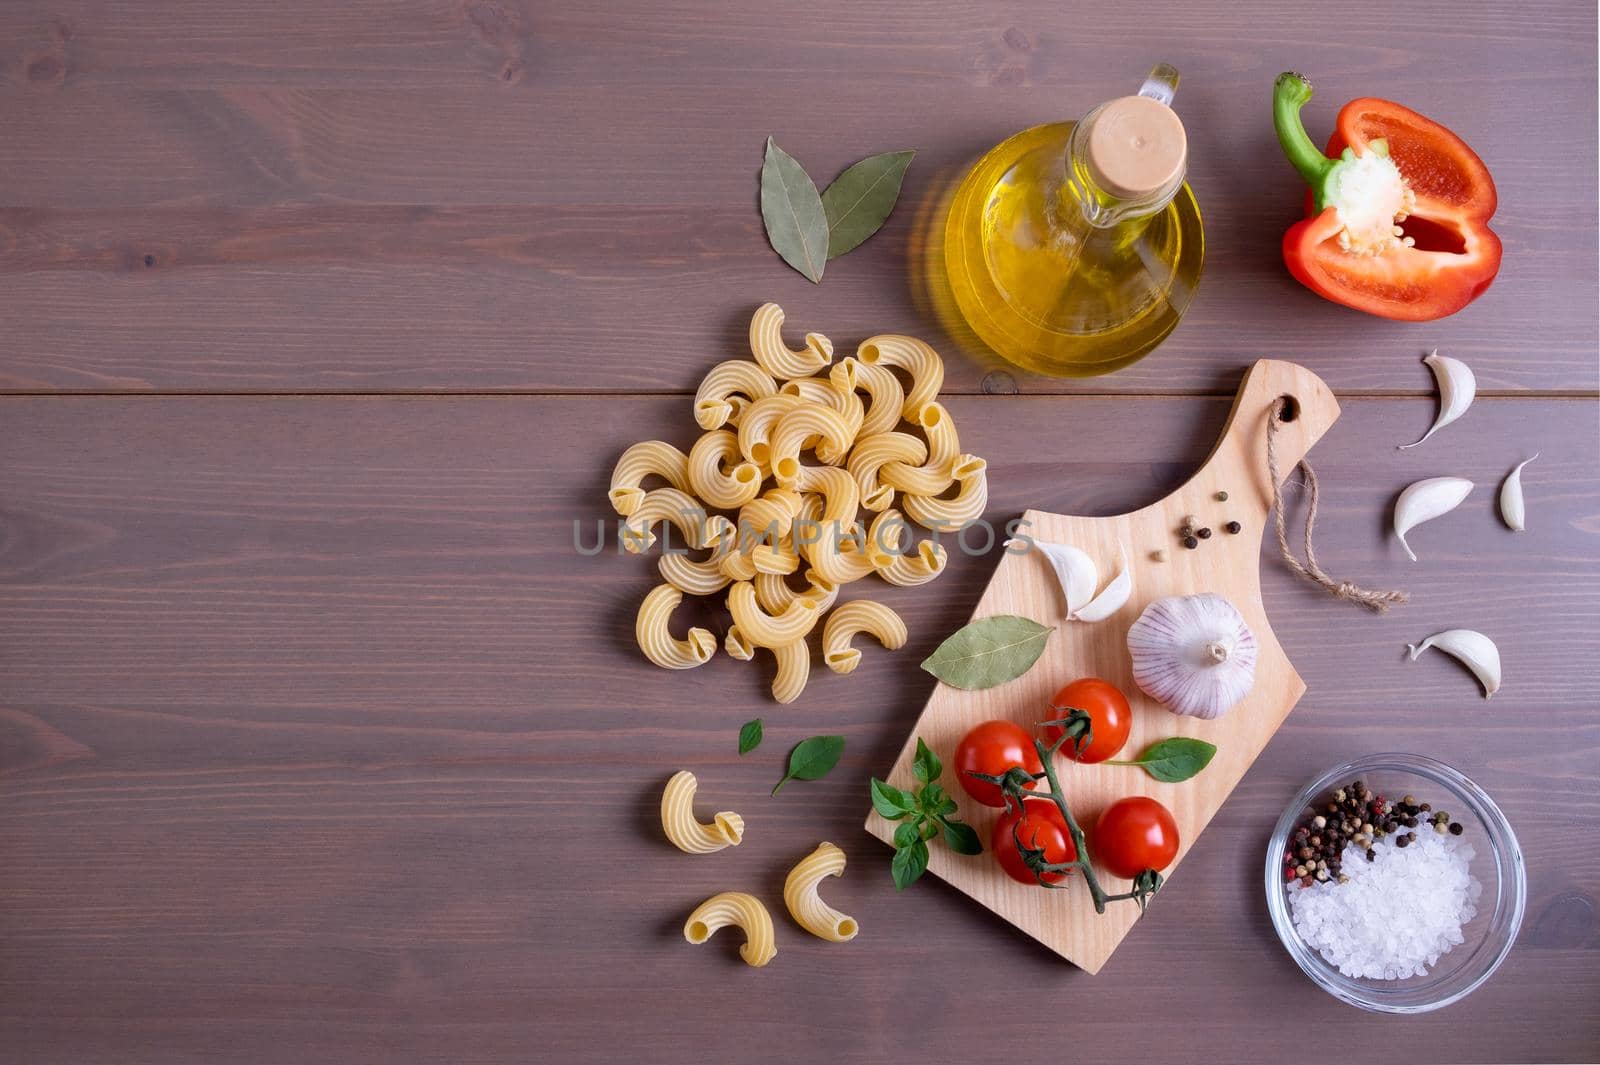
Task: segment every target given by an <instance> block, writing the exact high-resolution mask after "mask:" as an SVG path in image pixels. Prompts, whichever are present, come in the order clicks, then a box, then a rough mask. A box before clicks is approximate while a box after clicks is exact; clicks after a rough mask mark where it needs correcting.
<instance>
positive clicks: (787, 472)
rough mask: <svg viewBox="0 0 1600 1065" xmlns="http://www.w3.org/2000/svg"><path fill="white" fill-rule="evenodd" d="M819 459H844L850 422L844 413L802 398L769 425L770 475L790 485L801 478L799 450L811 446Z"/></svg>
mask: <svg viewBox="0 0 1600 1065" xmlns="http://www.w3.org/2000/svg"><path fill="white" fill-rule="evenodd" d="M813 438H820V439H817V440H816V441H815V444H814V446H815V450H816V453H817V458H818V459H819V460H821V461H822V462H828V463H831V462H843V461H844V457H845V455H846V454H848V453H849V451H850V442H851V440H852V439H853V437H852V436H851V434H850V426H849V425H848V424H846V422H845V420H844V415H842V414H840V413H839V412H838V411H836V410H834V409H833V408H832V407H823V406H819V405H817V404H815V403H804V402H801V404H800V406H798V407H796V408H795V409H794V410H791V411H789V412H788V413H786V414H784V415H783V417H781V418H779V419H778V424H777V425H776V426H774V427H773V429H772V437H771V439H770V440H769V441H768V443H769V445H770V450H769V452H768V455H769V457H770V460H771V465H772V475H773V476H774V477H776V478H777V479H778V484H779V485H781V486H783V487H784V488H793V487H794V486H795V483H796V482H797V481H799V480H800V452H801V451H803V450H804V449H806V448H807V447H810V446H813Z"/></svg>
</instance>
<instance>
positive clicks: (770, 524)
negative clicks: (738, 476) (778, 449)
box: [738, 488, 801, 554]
mask: <svg viewBox="0 0 1600 1065" xmlns="http://www.w3.org/2000/svg"><path fill="white" fill-rule="evenodd" d="M800 506H801V499H800V496H799V494H798V493H795V492H791V491H789V490H787V489H784V488H773V489H770V490H769V491H767V492H764V493H762V495H761V497H760V498H759V499H752V500H751V501H750V502H748V503H746V504H745V505H744V506H742V507H740V508H739V526H738V529H739V538H738V549H739V551H740V552H742V553H745V554H748V553H749V551H750V549H751V548H753V547H755V546H756V545H757V544H760V543H769V544H777V543H779V542H781V541H782V540H783V539H784V537H786V536H788V535H789V534H790V531H791V530H792V529H793V527H794V518H795V514H796V512H798V511H799V509H800Z"/></svg>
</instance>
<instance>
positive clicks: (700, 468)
mask: <svg viewBox="0 0 1600 1065" xmlns="http://www.w3.org/2000/svg"><path fill="white" fill-rule="evenodd" d="M742 457H743V456H742V455H741V454H740V452H739V438H738V437H737V436H735V435H734V434H733V433H730V432H729V431H728V430H726V429H713V430H711V431H710V432H708V433H706V434H705V435H703V436H701V437H700V439H699V440H696V441H695V442H694V447H692V448H690V449H689V460H688V471H689V488H690V490H691V491H693V492H694V494H695V495H697V496H699V497H700V498H701V499H703V500H705V501H706V502H707V503H709V504H711V505H712V506H713V507H716V508H718V509H719V510H733V509H735V508H737V507H742V506H744V505H745V504H746V503H748V502H750V501H751V500H752V499H754V498H755V497H756V496H757V495H759V494H760V493H761V468H760V467H759V466H757V465H756V464H755V463H753V462H743V461H740V460H741V459H742ZM724 465H726V466H727V467H728V468H727V469H724V468H723V467H724Z"/></svg>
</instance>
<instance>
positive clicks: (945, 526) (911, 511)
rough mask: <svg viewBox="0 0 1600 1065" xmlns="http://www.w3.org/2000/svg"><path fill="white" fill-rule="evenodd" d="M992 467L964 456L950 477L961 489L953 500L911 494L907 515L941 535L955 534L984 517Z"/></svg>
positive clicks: (975, 457) (972, 456)
mask: <svg viewBox="0 0 1600 1065" xmlns="http://www.w3.org/2000/svg"><path fill="white" fill-rule="evenodd" d="M987 468H988V463H986V462H984V461H983V460H982V459H980V458H978V457H977V456H975V455H962V456H960V457H959V458H957V459H956V461H955V462H953V463H951V466H950V475H951V477H952V478H953V479H954V480H955V481H956V482H957V483H958V484H960V486H961V487H960V489H959V490H958V491H957V492H956V494H955V495H954V496H952V497H951V498H949V499H943V498H940V497H938V496H923V495H912V494H907V495H906V498H905V506H906V514H907V515H908V516H909V517H910V518H911V520H912V521H915V522H917V523H918V524H919V525H925V526H927V527H928V528H930V529H935V530H937V531H939V532H955V531H956V530H957V529H959V528H961V527H962V526H963V525H965V524H967V523H968V522H970V521H976V520H977V519H978V518H981V517H982V516H983V508H984V507H985V506H987V505H988V503H989V478H988V474H987V473H986V472H985V471H986V470H987Z"/></svg>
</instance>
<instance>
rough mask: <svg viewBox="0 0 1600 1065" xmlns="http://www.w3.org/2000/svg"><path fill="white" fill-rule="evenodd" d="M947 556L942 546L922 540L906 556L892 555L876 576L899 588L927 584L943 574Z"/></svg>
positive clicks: (879, 568)
mask: <svg viewBox="0 0 1600 1065" xmlns="http://www.w3.org/2000/svg"><path fill="white" fill-rule="evenodd" d="M948 559H949V556H948V554H947V553H946V552H945V549H944V545H943V544H936V543H934V542H933V541H932V540H923V541H921V542H919V543H918V544H917V549H916V550H915V551H913V552H911V553H910V554H907V555H894V556H893V557H892V558H891V559H890V561H889V563H888V564H887V565H884V566H880V567H878V576H880V577H882V578H883V579H884V580H886V581H888V582H889V583H890V584H893V585H895V586H896V587H899V588H911V587H914V586H916V585H918V584H927V583H928V582H929V581H931V580H933V579H934V578H935V577H937V576H938V575H939V574H941V573H943V572H944V567H945V563H946V561H948Z"/></svg>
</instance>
